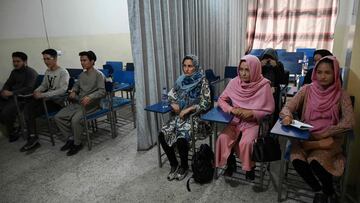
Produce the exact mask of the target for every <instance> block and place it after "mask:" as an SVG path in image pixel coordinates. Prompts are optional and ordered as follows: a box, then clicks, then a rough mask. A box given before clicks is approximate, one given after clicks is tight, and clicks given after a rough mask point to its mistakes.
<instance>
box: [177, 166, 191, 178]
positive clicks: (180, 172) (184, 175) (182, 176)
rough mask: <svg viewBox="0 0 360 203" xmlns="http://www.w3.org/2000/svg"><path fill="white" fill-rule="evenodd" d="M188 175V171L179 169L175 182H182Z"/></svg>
mask: <svg viewBox="0 0 360 203" xmlns="http://www.w3.org/2000/svg"><path fill="white" fill-rule="evenodd" d="M187 173H188V169H184V168H183V167H179V169H178V170H177V173H176V180H178V181H180V180H183V179H184V178H185V177H186V175H187Z"/></svg>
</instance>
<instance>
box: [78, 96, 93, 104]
mask: <svg viewBox="0 0 360 203" xmlns="http://www.w3.org/2000/svg"><path fill="white" fill-rule="evenodd" d="M90 102H91V98H90V97H88V96H85V97H83V98H82V99H81V102H80V103H81V104H82V105H83V106H87V105H88V104H90Z"/></svg>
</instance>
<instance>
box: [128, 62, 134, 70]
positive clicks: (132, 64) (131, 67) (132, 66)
mask: <svg viewBox="0 0 360 203" xmlns="http://www.w3.org/2000/svg"><path fill="white" fill-rule="evenodd" d="M134 70H135V66H134V63H126V71H134Z"/></svg>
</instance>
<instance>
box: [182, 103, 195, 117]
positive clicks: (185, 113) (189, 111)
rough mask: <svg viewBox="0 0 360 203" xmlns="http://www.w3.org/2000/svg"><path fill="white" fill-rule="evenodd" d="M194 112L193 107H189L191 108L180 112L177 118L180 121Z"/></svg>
mask: <svg viewBox="0 0 360 203" xmlns="http://www.w3.org/2000/svg"><path fill="white" fill-rule="evenodd" d="M194 110H195V107H194V106H191V107H189V108H186V109H183V110H182V111H181V112H180V114H179V117H180V118H181V119H184V118H185V116H186V115H187V114H189V113H191V112H192V111H194Z"/></svg>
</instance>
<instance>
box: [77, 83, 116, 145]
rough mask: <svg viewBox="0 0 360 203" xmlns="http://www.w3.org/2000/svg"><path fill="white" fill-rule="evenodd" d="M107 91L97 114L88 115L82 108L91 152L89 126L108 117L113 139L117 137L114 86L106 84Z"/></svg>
mask: <svg viewBox="0 0 360 203" xmlns="http://www.w3.org/2000/svg"><path fill="white" fill-rule="evenodd" d="M105 89H106V97H105V98H102V99H101V101H100V108H99V109H97V110H96V111H95V112H90V113H88V112H86V110H85V108H84V107H83V108H82V111H83V120H84V125H85V133H86V138H87V142H88V149H89V150H91V148H92V140H91V138H90V130H89V125H90V124H91V123H92V122H96V120H97V119H99V118H101V117H104V116H107V118H108V119H109V120H110V129H111V130H110V131H111V137H112V138H115V136H116V129H115V121H114V117H113V114H112V111H111V110H112V90H113V84H112V83H111V82H105Z"/></svg>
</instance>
